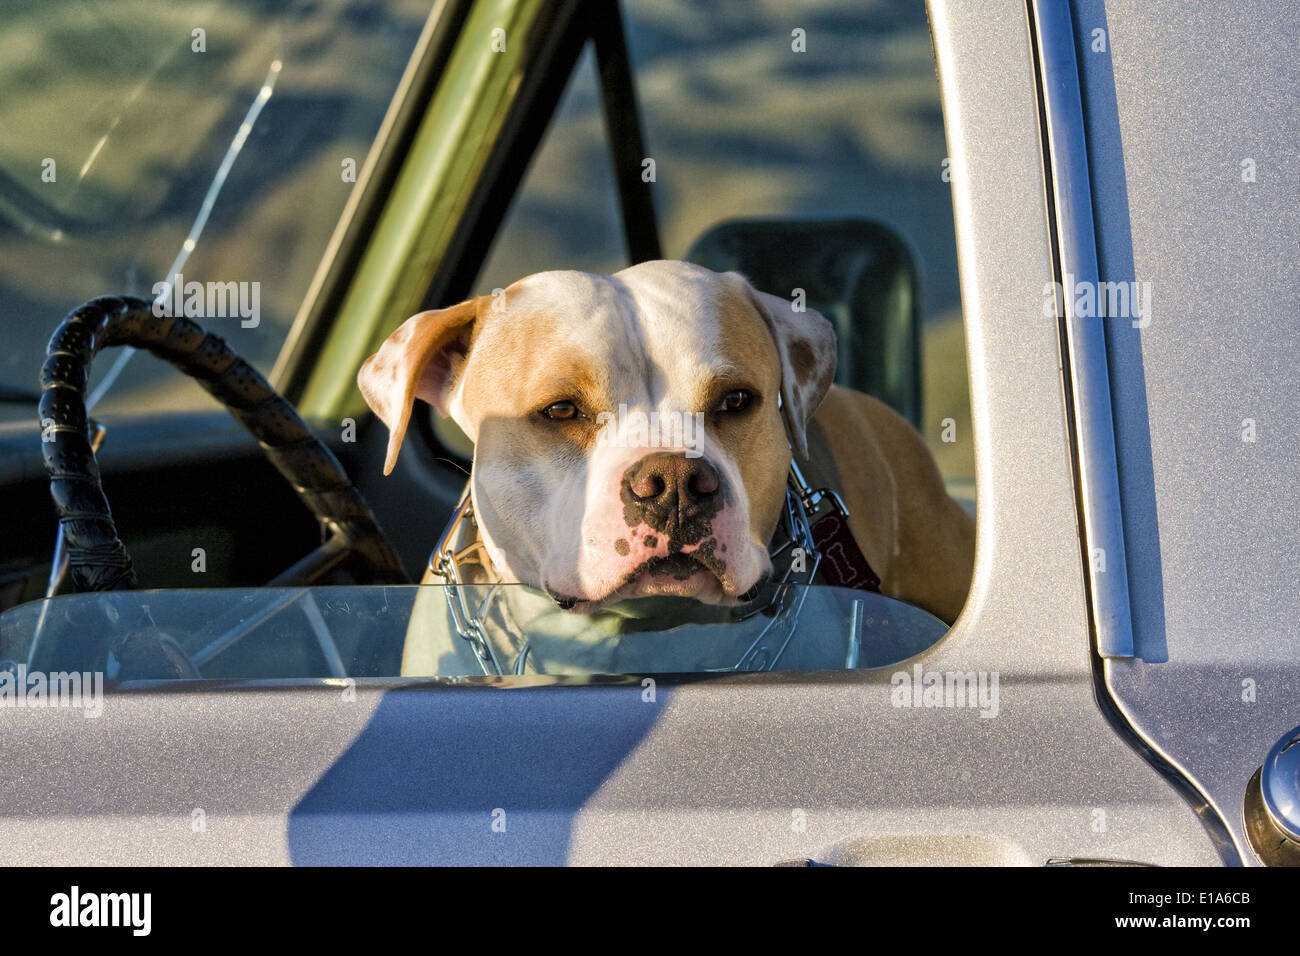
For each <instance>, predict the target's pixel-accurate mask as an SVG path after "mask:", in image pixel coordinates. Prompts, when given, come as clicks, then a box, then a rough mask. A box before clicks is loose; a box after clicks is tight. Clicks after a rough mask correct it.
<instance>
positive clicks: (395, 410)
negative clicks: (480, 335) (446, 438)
mask: <svg viewBox="0 0 1300 956" xmlns="http://www.w3.org/2000/svg"><path fill="white" fill-rule="evenodd" d="M477 317H478V299H469V300H467V301H465V302H461V303H460V304H459V305H453V306H451V307H450V308H447V309H434V310H433V311H430V312H421V313H420V314H419V315H413V316H411V317H410V318H409V319H407V320H406V321H405V322H403V323H402V324H401V325H399V326H398V327H397V330H396V331H395V332H393V334H392V335H390V336H389V337H388V338H387V339H385V340H384V344H383V345H381V346H380V347H379V351H378V352H376V353H375V354H374V355H372V356H370V358H368V359H366V360H365V362H363V363H362V364H361V370H360V371H359V372H357V386H358V387H359V388H360V389H361V394H362V395H364V396H365V399H366V404H368V405H369V406H370V407H371V408H372V409H374V412H375V414H376V415H378V416H379V418H380V419H381V420H382V421H383V423H384V424H385V425H387V426H388V455H387V456H386V458H385V460H384V474H385V475H387V474H388V473H389V472H391V471H392V470H393V466H394V465H395V464H397V453H398V452H399V451H400V450H401V448H402V438H403V437H404V436H405V435H406V426H407V424H408V423H409V422H410V420H411V406H412V404H413V403H414V401H415V399H417V398H422V399H424V400H425V401H426V402H428V403H429V404H430V405H432V406H433V407H434V408H436V409H438V411H439V412H441V413H442V414H444V415H449V414H450V406H451V400H452V397H453V395H454V393H455V387H456V384H457V382H458V380H459V379H460V374H461V372H462V371H463V370H464V366H465V359H466V358H467V357H468V356H469V348H470V343H471V341H472V338H473V332H474V320H475V319H476V318H477Z"/></svg>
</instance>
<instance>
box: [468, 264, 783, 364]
mask: <svg viewBox="0 0 1300 956" xmlns="http://www.w3.org/2000/svg"><path fill="white" fill-rule="evenodd" d="M487 311H488V316H489V317H494V316H495V317H497V318H498V321H491V322H486V323H484V328H483V330H482V336H481V339H480V341H479V343H477V345H476V347H484V348H483V351H484V353H495V354H496V356H497V357H498V358H499V357H500V353H501V352H502V351H504V350H505V349H506V348H507V347H508V346H507V344H506V343H507V342H509V343H513V345H512V346H509V347H512V348H513V349H514V350H517V351H519V352H521V353H524V354H527V355H528V356H529V361H530V363H531V364H532V366H533V367H534V368H537V367H539V366H540V367H541V368H546V367H547V366H546V364H545V362H544V361H543V362H540V363H539V361H538V360H539V358H540V359H545V358H546V357H547V356H550V357H553V358H556V359H559V358H560V357H561V356H562V355H563V356H564V357H565V358H568V359H572V358H573V357H576V356H582V357H584V358H585V359H586V360H587V361H589V362H590V363H591V364H592V365H594V366H596V367H598V368H600V369H601V370H603V371H604V372H606V373H607V374H608V377H609V381H610V382H611V383H613V384H615V385H620V384H621V385H624V386H626V385H629V384H630V383H633V382H635V383H641V384H643V385H644V384H648V383H654V384H657V385H659V386H662V387H665V388H669V389H673V388H675V387H678V386H679V385H682V384H686V383H694V382H698V381H699V379H700V378H701V377H702V376H707V375H708V374H709V373H710V372H713V371H717V370H719V369H726V368H733V367H734V366H736V365H738V364H756V363H757V364H766V365H770V366H773V367H775V364H776V362H777V358H776V352H775V348H774V347H772V346H771V343H770V342H769V340H768V337H767V333H766V331H765V329H764V326H763V324H762V321H761V319H760V318H759V316H758V315H757V313H756V312H754V310H753V309H752V308H751V307H750V306H749V305H748V304H747V303H746V301H745V299H744V297H743V296H742V295H739V294H738V293H737V292H736V290H734V289H733V288H731V286H730V285H729V284H728V283H726V282H724V281H721V277H720V276H719V275H718V274H717V273H714V272H711V271H709V270H708V269H704V268H702V267H700V266H695V265H692V264H690V263H685V262H669V261H655V262H645V263H641V264H639V265H635V266H632V267H630V268H627V269H624V270H622V271H621V272H618V273H615V274H614V275H612V276H603V275H592V274H589V273H585V272H571V271H555V272H539V273H536V274H535V275H531V276H529V277H527V278H526V279H521V280H520V281H518V282H516V283H514V284H513V285H511V286H510V287H508V288H507V289H505V290H504V291H503V292H501V293H499V294H497V295H496V296H494V297H492V301H491V304H490V305H488V306H487ZM525 329H526V331H524V330H525ZM511 364H513V363H507V366H509V365H511ZM565 364H566V363H563V362H562V363H560V364H558V365H556V366H555V368H557V369H559V368H563V367H564V365H565ZM755 371H757V370H755Z"/></svg>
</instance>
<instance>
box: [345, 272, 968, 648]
mask: <svg viewBox="0 0 1300 956" xmlns="http://www.w3.org/2000/svg"><path fill="white" fill-rule="evenodd" d="M834 374H835V337H834V333H833V331H832V328H831V325H830V323H829V322H827V321H826V319H825V318H823V317H822V316H821V315H819V314H818V313H816V312H814V311H812V310H807V311H803V312H796V311H794V309H793V308H792V307H791V304H790V303H789V302H787V301H784V300H782V299H780V298H777V297H775V296H772V295H768V294H766V293H763V292H758V291H756V290H755V289H754V288H753V287H751V286H750V284H749V283H748V282H747V281H746V280H745V279H744V278H743V277H742V276H740V275H739V274H737V273H725V274H718V273H715V272H712V271H710V270H708V269H705V268H702V267H700V266H696V265H691V264H689V263H684V262H671V261H657V262H646V263H642V264H640V265H637V266H633V267H631V268H628V269H624V270H623V271H621V272H619V273H616V274H615V275H612V276H598V275H589V274H586V273H581V272H543V273H539V274H537V275H532V276H529V277H527V278H525V279H521V280H520V281H518V282H516V283H514V284H513V285H511V286H510V287H509V288H508V289H506V290H505V292H504V294H503V295H499V296H496V297H491V296H481V297H479V298H477V299H472V300H470V301H467V302H462V303H460V304H459V305H454V306H451V307H450V308H446V309H439V310H435V311H431V312H423V313H420V314H419V315H416V316H414V317H412V318H410V319H408V320H407V321H406V322H404V323H403V324H402V325H401V327H399V328H398V329H397V330H396V331H395V332H393V334H392V335H391V336H389V338H388V340H387V341H385V342H384V344H383V346H382V347H381V348H380V349H379V351H378V352H377V353H376V354H375V355H372V356H371V357H370V358H369V359H367V360H366V362H365V364H364V365H363V366H362V368H361V371H360V373H359V374H358V376H357V381H358V384H359V385H360V388H361V392H362V394H363V395H364V396H365V398H366V401H367V402H368V403H369V404H370V407H371V408H373V409H374V411H375V412H376V413H377V414H378V416H379V417H380V418H381V419H382V420H383V421H384V423H385V424H386V425H387V426H388V428H389V432H390V435H389V442H388V455H387V460H386V462H385V464H384V473H385V474H388V473H389V472H391V471H392V469H393V465H394V463H395V462H396V460H397V455H398V451H399V449H400V448H401V444H402V438H403V435H404V434H405V432H406V428H407V424H408V422H409V419H410V415H411V409H412V404H413V402H414V400H415V399H416V398H421V399H423V400H425V401H426V402H428V403H429V404H431V405H432V406H433V407H434V408H436V409H438V411H440V412H441V413H443V414H444V415H447V416H450V417H451V418H452V419H453V420H454V421H455V422H456V423H457V424H458V425H459V426H460V427H461V429H463V430H464V432H465V434H466V435H467V436H469V438H470V439H471V440H472V441H473V442H474V464H473V470H472V474H471V480H470V488H471V494H472V498H473V506H474V514H475V517H476V520H477V522H478V526H479V529H480V534H481V535H482V537H483V539H484V543H485V544H486V545H487V548H488V552H489V554H491V555H492V557H493V562H494V564H496V565H497V568H498V571H499V573H500V574H501V575H502V577H503V579H504V580H507V581H517V582H521V583H523V584H527V585H531V586H533V587H538V588H542V589H545V590H546V591H547V592H548V593H549V594H551V596H552V597H554V598H555V599H556V601H557V602H558V603H559V604H560V606H561V607H565V608H572V609H574V610H577V611H586V612H590V611H594V610H596V609H598V608H601V607H604V606H606V605H609V604H612V603H614V602H617V601H621V600H623V599H626V598H632V597H642V596H649V595H663V594H669V595H684V596H690V597H694V598H697V599H699V600H701V601H704V602H707V603H711V604H734V603H737V602H739V601H740V600H741V599H742V597H743V596H747V595H748V594H749V593H752V591H753V589H754V588H755V587H756V586H757V585H758V584H759V583H760V581H761V580H762V579H763V577H764V575H765V574H767V572H768V571H769V570H770V567H771V565H770V561H769V558H768V545H769V542H770V540H771V538H772V536H773V533H774V531H775V529H776V526H777V523H778V520H779V517H780V514H781V509H782V507H783V504H784V500H785V498H784V495H785V487H786V479H787V475H788V473H789V468H790V460H791V446H793V448H794V452H795V453H796V454H797V455H800V456H806V455H807V454H808V448H809V438H810V435H811V434H813V433H815V434H816V437H817V438H818V441H817V442H815V443H813V444H814V449H817V448H820V449H823V450H828V451H829V458H830V459H831V460H829V461H823V462H820V463H818V466H819V469H820V471H821V473H823V474H835V475H836V476H837V477H838V488H837V490H838V491H839V492H840V493H841V495H842V497H843V499H844V501H845V502H846V504H847V506H848V509H849V511H850V519H849V524H850V527H851V530H852V532H853V536H854V538H855V539H856V541H857V543H858V545H859V547H860V548H861V549H862V552H863V554H864V555H865V556H866V558H867V560H868V561H869V562H870V564H871V566H872V568H874V570H875V572H876V573H877V574H878V575H879V577H880V579H881V584H880V590H881V592H882V593H884V594H886V595H888V596H891V597H895V598H899V599H901V600H904V601H907V602H910V603H913V604H916V605H919V606H920V607H923V608H925V609H926V610H928V611H930V612H931V613H933V614H935V615H936V616H938V617H940V618H942V619H943V620H944V621H946V622H949V623H951V622H952V620H953V619H954V618H955V617H956V616H957V613H958V612H959V611H960V609H961V606H962V603H963V602H964V600H965V597H966V592H967V589H968V587H969V585H970V576H971V564H972V555H973V545H974V534H973V531H974V529H973V523H972V521H971V519H970V518H969V517H968V516H967V514H966V513H965V512H964V511H963V510H962V509H961V507H960V506H959V505H957V503H956V502H954V501H953V500H952V499H951V498H950V497H949V496H948V495H947V493H946V492H945V490H944V486H943V481H942V479H941V477H940V475H939V471H938V469H937V467H936V466H935V463H934V460H933V459H932V458H931V456H930V453H929V451H928V449H927V448H926V447H925V444H924V442H923V441H922V439H921V437H920V436H919V435H918V434H917V433H916V432H915V431H914V430H913V429H912V427H911V426H910V425H908V424H907V422H905V421H904V420H903V419H902V418H901V417H899V416H898V415H897V414H895V413H894V412H893V411H892V410H891V409H889V408H888V407H887V406H885V405H884V404H883V403H881V402H879V401H877V400H876V399H873V398H870V397H868V396H866V395H863V394H861V393H858V392H855V391H852V390H850V389H846V388H842V387H839V386H833V385H832V380H833V378H834ZM778 396H779V397H780V403H778ZM646 423H650V424H651V425H652V426H654V425H658V426H660V427H658V428H657V429H656V428H654V427H651V428H649V429H647V428H646V427H645V425H646ZM665 423H672V426H673V427H672V428H664V427H662V426H664V424H665ZM665 431H668V432H670V433H671V436H670V438H669V439H668V440H667V441H662V440H657V439H658V438H660V437H661V436H662V433H663V432H665ZM647 439H650V440H649V441H647Z"/></svg>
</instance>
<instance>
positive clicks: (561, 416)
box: [542, 401, 578, 422]
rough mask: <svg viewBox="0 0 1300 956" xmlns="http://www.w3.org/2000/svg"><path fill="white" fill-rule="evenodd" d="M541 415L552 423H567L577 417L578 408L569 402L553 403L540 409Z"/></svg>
mask: <svg viewBox="0 0 1300 956" xmlns="http://www.w3.org/2000/svg"><path fill="white" fill-rule="evenodd" d="M542 414H543V415H545V416H546V417H547V418H549V419H550V420H551V421H553V422H567V421H569V420H571V419H574V418H577V417H578V406H577V405H575V404H574V403H573V402H570V401H563V402H555V403H554V404H552V405H547V406H546V407H545V408H544V409H542Z"/></svg>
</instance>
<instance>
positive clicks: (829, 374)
mask: <svg viewBox="0 0 1300 956" xmlns="http://www.w3.org/2000/svg"><path fill="white" fill-rule="evenodd" d="M727 275H728V276H732V277H734V279H735V280H738V281H739V282H740V283H741V285H743V286H744V289H745V293H746V294H747V295H748V296H749V299H750V302H751V303H752V304H753V306H754V308H755V309H757V310H758V314H759V315H761V316H762V317H763V321H764V322H766V323H767V327H768V330H769V331H770V332H771V333H772V338H773V340H774V341H775V342H776V350H777V351H778V352H779V353H780V355H781V411H782V413H783V414H784V415H785V422H786V430H787V431H788V432H789V434H790V441H791V442H792V443H793V445H794V450H795V451H796V452H797V453H798V454H799V456H800V457H801V458H807V457H808V435H807V428H808V420H809V419H810V418H812V416H813V412H815V411H817V408H818V406H819V405H821V403H822V399H824V398H825V397H826V393H827V392H828V391H830V388H831V384H832V383H833V382H834V381H835V329H834V327H833V326H832V325H831V324H830V322H828V321H827V320H826V318H825V316H823V315H822V314H821V313H820V312H818V311H816V310H815V309H808V308H805V309H804V310H803V311H801V312H796V311H795V309H794V305H793V303H791V302H790V301H789V300H787V299H782V298H781V297H780V296H775V295H769V294H768V293H766V292H759V291H758V290H757V289H755V288H754V287H753V286H752V285H750V284H749V281H748V280H747V279H745V277H744V276H742V275H741V274H740V273H738V272H729V273H727Z"/></svg>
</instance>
